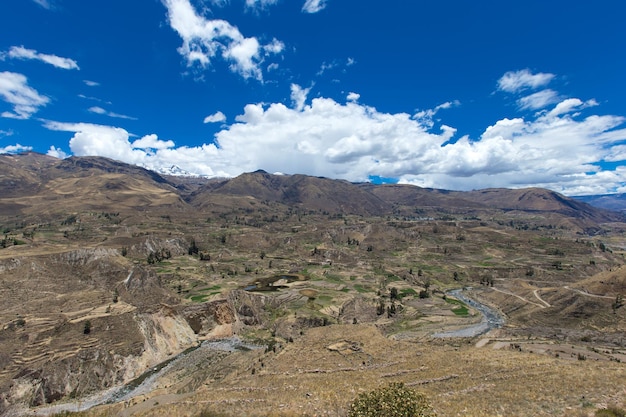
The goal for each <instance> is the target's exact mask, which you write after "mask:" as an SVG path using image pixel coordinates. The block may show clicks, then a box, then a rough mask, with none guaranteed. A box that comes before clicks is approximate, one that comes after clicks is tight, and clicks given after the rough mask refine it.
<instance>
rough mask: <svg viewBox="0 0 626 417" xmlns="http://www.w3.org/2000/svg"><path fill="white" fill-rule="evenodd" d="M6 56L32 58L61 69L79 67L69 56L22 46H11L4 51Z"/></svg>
mask: <svg viewBox="0 0 626 417" xmlns="http://www.w3.org/2000/svg"><path fill="white" fill-rule="evenodd" d="M6 56H7V57H8V58H12V59H34V60H36V61H41V62H45V63H46V64H50V65H53V66H55V67H57V68H61V69H66V70H70V69H80V68H79V67H78V64H77V63H76V61H74V60H73V59H70V58H62V57H60V56H56V55H49V54H41V53H39V52H37V51H35V50H34V49H26V48H24V47H23V46H12V47H11V49H9V52H7V53H6Z"/></svg>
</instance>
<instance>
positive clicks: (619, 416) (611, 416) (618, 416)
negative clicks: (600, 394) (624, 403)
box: [595, 407, 626, 417]
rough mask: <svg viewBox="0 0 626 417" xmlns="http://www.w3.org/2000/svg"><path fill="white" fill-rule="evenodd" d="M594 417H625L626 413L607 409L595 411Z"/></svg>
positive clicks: (614, 408) (610, 408) (621, 410)
mask: <svg viewBox="0 0 626 417" xmlns="http://www.w3.org/2000/svg"><path fill="white" fill-rule="evenodd" d="M595 416H596V417H626V411H624V410H623V409H621V408H617V407H608V408H603V409H601V410H598V411H596V413H595Z"/></svg>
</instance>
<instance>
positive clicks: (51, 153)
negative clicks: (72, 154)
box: [46, 146, 69, 159]
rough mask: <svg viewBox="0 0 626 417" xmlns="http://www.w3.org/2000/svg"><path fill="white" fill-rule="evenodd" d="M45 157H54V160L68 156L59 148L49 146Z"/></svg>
mask: <svg viewBox="0 0 626 417" xmlns="http://www.w3.org/2000/svg"><path fill="white" fill-rule="evenodd" d="M46 155H48V156H54V157H55V158H59V159H65V158H67V157H68V156H69V155H68V154H66V153H65V152H63V150H62V149H61V148H57V147H55V146H50V149H48V152H46Z"/></svg>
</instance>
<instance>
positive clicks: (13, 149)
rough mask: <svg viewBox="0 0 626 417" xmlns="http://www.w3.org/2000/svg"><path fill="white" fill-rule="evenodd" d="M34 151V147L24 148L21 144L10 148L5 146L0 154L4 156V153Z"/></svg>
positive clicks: (0, 150)
mask: <svg viewBox="0 0 626 417" xmlns="http://www.w3.org/2000/svg"><path fill="white" fill-rule="evenodd" d="M32 150H33V147H32V146H22V145H20V144H19V143H16V144H15V145H9V146H5V147H4V148H0V154H3V153H9V154H16V153H21V152H28V151H32Z"/></svg>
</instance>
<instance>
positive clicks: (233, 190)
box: [0, 152, 626, 230]
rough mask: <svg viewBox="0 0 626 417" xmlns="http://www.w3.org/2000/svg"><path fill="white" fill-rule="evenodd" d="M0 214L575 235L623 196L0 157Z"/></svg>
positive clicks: (603, 217) (611, 216)
mask: <svg viewBox="0 0 626 417" xmlns="http://www.w3.org/2000/svg"><path fill="white" fill-rule="evenodd" d="M0 189H2V195H3V196H2V200H0V214H3V215H29V214H31V215H32V214H35V213H37V214H38V215H51V214H53V213H55V212H56V213H59V212H67V211H81V210H110V209H114V210H116V211H124V210H137V209H140V210H157V211H164V212H166V211H169V212H185V211H186V210H202V209H207V208H210V209H211V210H218V211H220V210H222V211H224V210H226V211H229V210H233V209H235V208H239V209H243V208H245V209H250V208H251V202H252V203H255V204H256V203H259V204H257V205H256V206H254V209H255V210H258V211H268V210H269V205H271V204H274V205H281V206H290V207H293V208H296V209H299V210H304V211H315V212H326V213H330V214H355V215H361V216H386V215H399V216H405V217H407V216H408V217H411V216H413V217H415V216H418V217H420V216H421V217H424V216H441V215H442V214H445V213H448V214H458V213H465V214H467V215H476V216H479V215H482V214H484V213H486V212H490V211H493V210H497V211H500V212H507V213H516V212H519V213H525V215H530V214H542V215H543V216H545V217H546V218H548V219H551V220H554V221H555V222H556V223H558V224H561V223H563V222H567V223H568V224H575V225H576V226H577V227H580V228H582V229H585V230H587V229H589V228H593V227H596V225H597V224H599V223H606V222H618V221H622V220H623V215H622V214H621V213H619V212H618V211H619V210H621V209H622V207H621V206H620V204H619V203H618V202H619V201H622V202H625V201H626V200H624V198H623V196H622V197H619V196H615V197H612V196H597V197H589V196H587V197H579V198H569V197H565V196H563V195H561V194H559V193H556V192H553V191H550V190H546V189H540V188H528V189H485V190H475V191H465V192H464V191H448V190H439V189H432V188H420V187H417V186H412V185H400V184H395V185H394V184H383V185H376V184H372V183H351V182H348V181H344V180H334V179H328V178H322V177H312V176H306V175H300V174H295V175H273V174H269V173H267V172H265V171H261V170H259V171H255V172H251V173H244V174H242V175H239V176H237V177H235V178H231V179H206V178H201V177H185V176H179V175H176V176H173V175H163V174H159V173H156V172H153V171H149V170H147V169H144V168H141V167H138V166H135V165H129V164H125V163H122V162H119V161H114V160H111V159H107V158H103V157H74V156H73V157H69V158H67V159H57V158H54V157H50V156H46V155H42V154H37V153H33V152H30V153H24V154H20V155H0Z"/></svg>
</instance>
